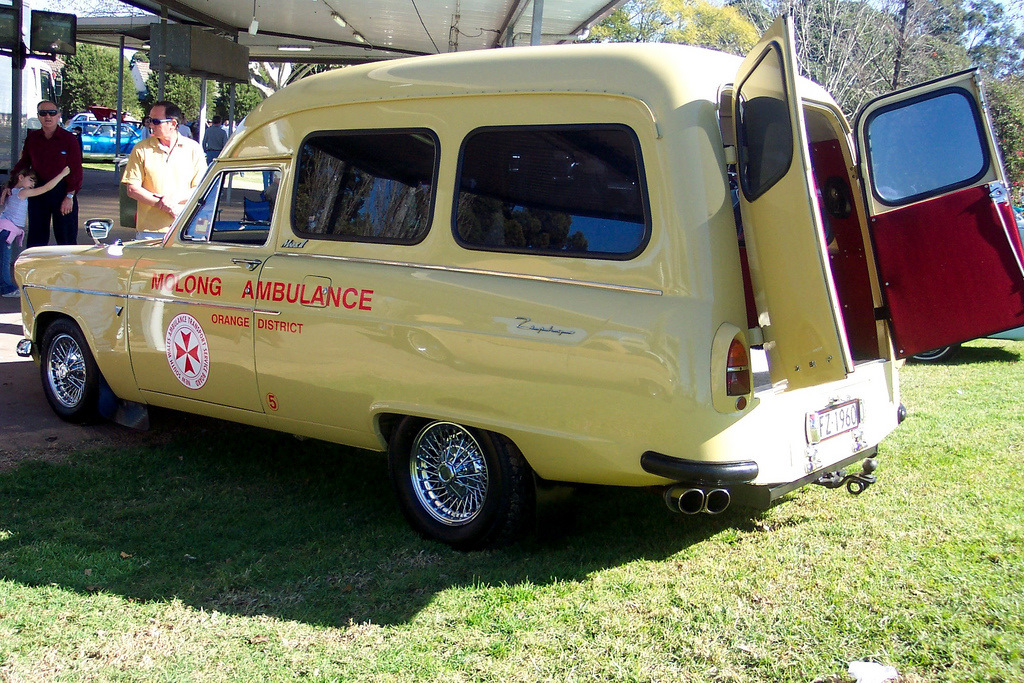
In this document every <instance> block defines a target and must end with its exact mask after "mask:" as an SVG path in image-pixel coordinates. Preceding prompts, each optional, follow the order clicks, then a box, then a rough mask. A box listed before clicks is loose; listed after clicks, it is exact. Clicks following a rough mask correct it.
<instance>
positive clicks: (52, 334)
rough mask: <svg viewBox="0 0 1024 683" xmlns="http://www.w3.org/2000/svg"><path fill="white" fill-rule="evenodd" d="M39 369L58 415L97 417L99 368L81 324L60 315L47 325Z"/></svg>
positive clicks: (83, 418)
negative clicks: (80, 326)
mask: <svg viewBox="0 0 1024 683" xmlns="http://www.w3.org/2000/svg"><path fill="white" fill-rule="evenodd" d="M39 369H40V373H41V375H42V380H43V393H44V394H45V395H46V400H47V401H48V402H49V403H50V407H51V408H53V411H54V412H55V413H57V415H58V417H60V418H61V419H62V420H65V421H67V422H75V423H82V422H88V421H90V420H92V419H95V417H96V415H97V406H98V405H99V377H100V371H99V368H98V367H97V366H96V361H95V360H93V357H92V353H91V352H90V351H89V346H88V344H86V342H85V337H84V336H83V335H82V331H81V330H80V329H79V328H78V325H76V324H75V323H74V322H72V321H71V320H69V319H67V318H61V319H60V320H56V321H54V322H53V323H52V324H51V325H50V326H49V327H48V328H46V333H45V334H44V335H43V344H42V357H41V362H40V364H39Z"/></svg>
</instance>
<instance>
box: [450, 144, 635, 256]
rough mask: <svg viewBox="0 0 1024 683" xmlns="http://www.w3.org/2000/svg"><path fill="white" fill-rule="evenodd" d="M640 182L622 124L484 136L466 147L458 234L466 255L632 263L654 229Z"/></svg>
mask: <svg viewBox="0 0 1024 683" xmlns="http://www.w3.org/2000/svg"><path fill="white" fill-rule="evenodd" d="M643 177H644V176H643V169H642V164H641V158H640V145H639V142H638V141H637V138H636V135H635V134H634V133H633V131H632V130H630V129H629V128H627V127H625V126H620V125H583V126H553V127H547V126H544V127H541V126H530V127H514V128H513V127H502V128H484V129H479V130H476V131H474V132H472V133H470V135H469V136H467V138H466V140H465V142H464V143H463V146H462V153H461V157H460V163H459V179H458V189H459V193H458V198H457V202H456V207H455V220H454V223H455V233H456V237H457V239H458V241H459V242H460V243H461V244H462V245H463V246H465V247H468V248H470V249H485V250H494V251H514V252H520V253H544V254H550V255H556V256H578V257H588V258H616V259H623V258H630V257H632V256H635V255H636V254H639V253H640V251H641V250H642V249H643V247H644V245H645V244H646V242H647V239H648V235H649V232H650V230H649V225H650V221H649V218H648V213H649V212H648V211H647V193H646V188H645V186H644V182H643Z"/></svg>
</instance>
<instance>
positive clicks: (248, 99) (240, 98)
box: [214, 83, 263, 120]
mask: <svg viewBox="0 0 1024 683" xmlns="http://www.w3.org/2000/svg"><path fill="white" fill-rule="evenodd" d="M230 88H231V86H229V85H223V86H221V89H220V94H219V95H217V100H216V102H215V103H214V111H215V112H216V113H217V115H218V116H220V117H222V118H224V119H225V120H226V119H228V118H229V116H230V113H231V112H230V107H231V90H230ZM262 101H263V92H262V91H260V89H259V88H257V87H256V86H254V85H250V84H248V83H238V84H236V85H235V119H243V118H245V117H246V116H248V115H249V112H251V111H252V110H253V109H255V108H256V105H257V104H259V103H260V102H262Z"/></svg>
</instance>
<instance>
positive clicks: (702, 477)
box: [640, 451, 758, 485]
mask: <svg viewBox="0 0 1024 683" xmlns="http://www.w3.org/2000/svg"><path fill="white" fill-rule="evenodd" d="M640 466H641V467H642V468H644V471H645V472H650V473H651V474H657V475H658V476H659V477H665V478H667V479H672V480H673V481H678V482H686V483H688V484H695V485H697V484H700V485H721V484H745V483H747V482H751V481H754V480H755V479H757V473H758V467H757V463H756V462H753V461H749V460H748V461H744V462H725V463H717V462H697V461H695V460H683V459H682V458H673V457H672V456H669V455H662V454H661V453H655V452H654V451H647V452H646V453H644V454H643V455H641V456H640Z"/></svg>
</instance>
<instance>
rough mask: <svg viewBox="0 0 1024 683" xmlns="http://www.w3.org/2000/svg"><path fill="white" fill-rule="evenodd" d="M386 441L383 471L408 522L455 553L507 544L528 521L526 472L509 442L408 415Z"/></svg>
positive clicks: (530, 494) (530, 505)
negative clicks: (385, 460) (386, 458)
mask: <svg viewBox="0 0 1024 683" xmlns="http://www.w3.org/2000/svg"><path fill="white" fill-rule="evenodd" d="M389 437H390V438H389V439H388V474H389V475H390V477H391V485H392V486H393V487H394V489H395V494H396V495H397V497H398V503H399V505H400V506H401V508H402V514H403V515H405V518H406V520H407V521H408V522H409V524H410V525H411V526H412V527H413V529H415V530H416V531H418V532H419V533H420V534H422V535H423V536H424V537H426V538H429V539H432V540H435V541H440V542H441V543H447V544H448V545H450V546H452V547H453V548H457V549H459V550H476V549H479V548H493V547H497V546H501V545H506V544H508V543H511V542H512V541H514V540H516V539H517V538H519V537H520V536H521V535H522V534H523V533H525V532H526V530H527V529H528V528H529V526H530V523H531V522H532V521H533V519H534V514H533V513H534V510H535V507H536V505H535V503H536V490H535V487H534V479H533V472H532V470H531V469H530V466H529V464H527V462H526V459H525V458H524V457H523V454H522V453H520V452H519V449H518V448H516V445H515V444H514V443H512V441H510V440H509V439H507V438H506V437H504V436H502V435H501V434H496V433H494V432H489V431H486V430H483V429H474V428H472V427H463V426H462V425H459V424H456V423H454V422H448V421H447V420H429V419H425V418H422V417H415V416H412V415H407V416H405V417H403V418H402V419H401V420H399V421H398V423H397V424H395V426H394V428H393V430H392V431H391V433H390V434H389Z"/></svg>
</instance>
